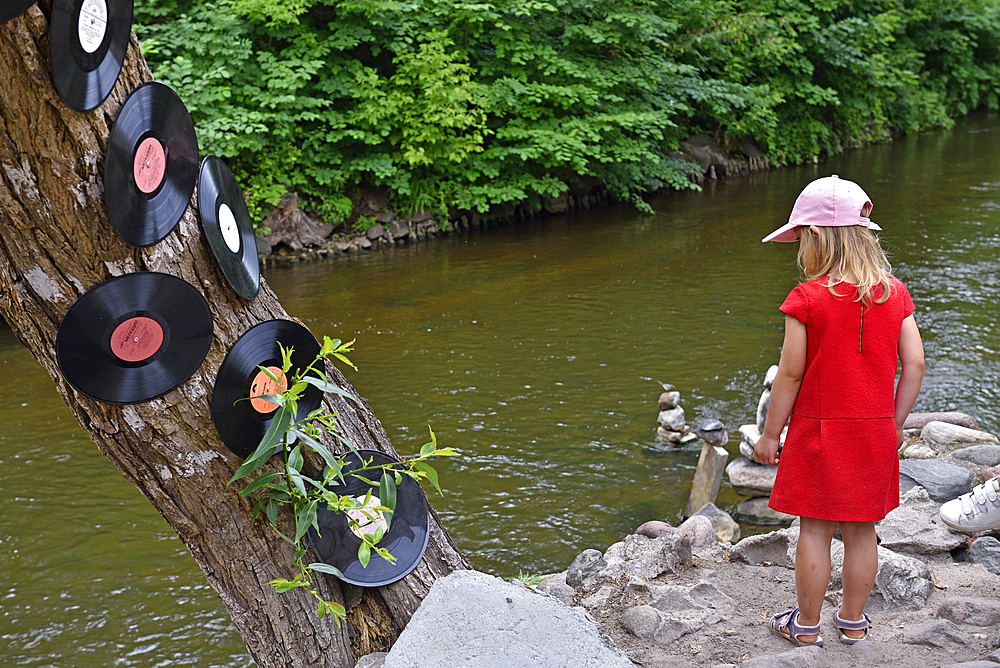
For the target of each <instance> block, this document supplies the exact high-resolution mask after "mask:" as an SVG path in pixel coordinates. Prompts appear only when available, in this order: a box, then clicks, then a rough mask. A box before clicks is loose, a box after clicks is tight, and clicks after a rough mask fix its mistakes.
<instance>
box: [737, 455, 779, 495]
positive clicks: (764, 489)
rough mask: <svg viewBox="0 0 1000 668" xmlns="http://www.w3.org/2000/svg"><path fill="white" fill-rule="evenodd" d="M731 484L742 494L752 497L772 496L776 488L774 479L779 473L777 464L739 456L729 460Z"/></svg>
mask: <svg viewBox="0 0 1000 668" xmlns="http://www.w3.org/2000/svg"><path fill="white" fill-rule="evenodd" d="M726 475H728V476H729V484H730V485H732V487H733V491H735V492H736V493H737V494H739V495H740V496H749V497H751V498H754V497H758V496H770V495H771V490H772V489H774V481H775V479H776V477H777V475H778V467H777V466H764V465H763V464H758V463H756V462H754V461H751V460H750V459H747V458H746V457H739V458H738V459H734V460H733V461H731V462H729V465H728V466H727V467H726Z"/></svg>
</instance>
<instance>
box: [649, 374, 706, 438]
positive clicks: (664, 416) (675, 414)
mask: <svg viewBox="0 0 1000 668" xmlns="http://www.w3.org/2000/svg"><path fill="white" fill-rule="evenodd" d="M660 385H662V386H663V394H661V395H660V401H659V409H660V415H659V416H658V417H657V419H656V422H657V424H659V425H660V426H659V427H657V428H656V442H657V443H658V444H660V445H662V446H665V447H668V448H676V447H679V446H680V445H681V444H682V443H687V442H688V441H693V440H694V439H696V438H697V436H695V435H694V434H693V433H691V428H690V427H688V426H687V424H686V423H685V421H684V420H685V418H684V409H683V408H681V407H680V406H679V404H680V401H681V393H680V392H678V391H677V389H676V388H675V387H674V386H673V385H670V384H669V383H660Z"/></svg>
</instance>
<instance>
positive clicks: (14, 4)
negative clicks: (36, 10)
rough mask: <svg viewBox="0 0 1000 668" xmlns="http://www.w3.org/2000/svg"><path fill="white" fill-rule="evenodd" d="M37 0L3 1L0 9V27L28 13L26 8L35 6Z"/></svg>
mask: <svg viewBox="0 0 1000 668" xmlns="http://www.w3.org/2000/svg"><path fill="white" fill-rule="evenodd" d="M36 1H37V0H4V6H3V7H0V25H2V24H4V23H7V22H8V21H10V20H11V19H14V18H17V17H18V16H20V15H21V14H23V13H25V12H26V11H28V7H30V6H32V5H33V4H35V2H36Z"/></svg>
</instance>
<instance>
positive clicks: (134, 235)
mask: <svg viewBox="0 0 1000 668" xmlns="http://www.w3.org/2000/svg"><path fill="white" fill-rule="evenodd" d="M197 181H198V138H197V136H196V135H195V132H194V123H193V122H192V121H191V115H190V114H189V113H188V110H187V107H185V106H184V103H183V102H182V101H181V99H180V98H179V97H177V93H175V92H174V91H173V89H171V88H170V87H169V86H167V85H165V84H162V83H160V82H158V81H149V82H147V83H144V84H143V85H141V86H139V87H138V88H136V89H135V90H134V91H132V93H131V94H130V95H129V96H128V99H127V100H125V104H124V105H122V110H121V112H120V113H119V114H118V118H117V119H116V120H115V125H114V127H113V128H112V129H111V137H110V138H109V139H108V156H107V159H106V161H105V163H104V199H105V203H106V205H107V207H108V217H109V218H111V224H112V225H113V226H114V228H115V232H117V233H118V236H119V237H121V238H122V241H124V242H125V243H127V244H129V245H130V246H135V247H137V248H145V247H147V246H152V245H153V244H155V243H157V242H158V241H160V240H161V239H163V237H165V236H167V235H168V234H170V231H171V230H173V229H174V226H175V225H177V221H179V220H180V219H181V215H183V213H184V209H186V208H187V205H188V202H189V201H190V200H191V193H193V192H194V186H195V183H197Z"/></svg>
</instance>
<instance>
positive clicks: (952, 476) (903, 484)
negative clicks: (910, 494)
mask: <svg viewBox="0 0 1000 668" xmlns="http://www.w3.org/2000/svg"><path fill="white" fill-rule="evenodd" d="M930 424H944V423H943V422H937V423H935V422H931V423H930ZM926 428H927V427H924V429H926ZM914 485H920V486H921V487H923V488H924V489H926V490H927V494H928V495H929V496H930V498H932V499H933V500H935V501H938V502H940V503H944V502H945V501H950V500H951V499H954V498H955V497H956V496H960V495H962V494H965V493H966V492H968V491H969V490H971V489H972V474H971V473H970V472H969V471H966V470H965V469H963V468H962V467H961V466H955V465H954V464H948V463H946V462H942V461H938V460H934V459H920V460H912V461H910V460H905V461H901V462H899V491H900V493H901V494H903V493H905V492H907V491H909V490H910V489H911V488H912V487H913V486H914Z"/></svg>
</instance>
